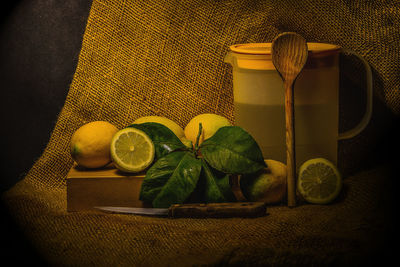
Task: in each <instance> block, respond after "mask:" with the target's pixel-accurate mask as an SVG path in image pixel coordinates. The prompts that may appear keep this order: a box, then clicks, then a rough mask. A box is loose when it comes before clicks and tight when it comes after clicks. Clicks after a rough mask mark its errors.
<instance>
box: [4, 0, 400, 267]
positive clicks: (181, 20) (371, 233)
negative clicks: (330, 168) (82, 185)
mask: <svg viewBox="0 0 400 267" xmlns="http://www.w3.org/2000/svg"><path fill="white" fill-rule="evenodd" d="M370 2H371V1H354V2H353V1H312V0H307V1H254V0H247V1H201V0H195V1H172V0H164V1H152V0H149V1H129V0H126V1H119V0H107V1H106V0H104V1H102V0H94V1H93V3H92V7H91V11H90V14H89V18H88V21H87V27H86V31H85V34H84V37H83V42H82V49H81V52H80V55H79V62H78V65H77V68H76V72H75V75H74V77H73V81H72V83H71V86H70V90H69V93H68V96H67V99H66V101H65V105H64V107H63V109H62V111H61V113H60V115H59V118H58V121H57V124H56V126H55V128H54V131H53V132H52V135H51V138H50V140H49V143H48V145H47V147H46V149H45V151H44V152H43V155H42V156H41V157H40V159H39V160H38V161H37V162H36V163H35V164H34V166H33V167H32V168H31V170H30V172H29V173H28V175H27V176H26V177H25V179H24V180H23V181H21V182H20V183H18V184H17V185H16V186H14V188H12V189H11V190H10V191H8V192H7V193H6V194H5V195H4V196H3V200H4V201H5V203H7V205H8V207H9V208H10V211H11V212H12V214H14V216H15V218H16V220H17V221H18V222H19V224H20V225H21V227H22V229H23V230H24V231H25V232H26V234H27V236H28V237H29V238H30V240H32V243H33V244H34V245H35V246H36V247H37V248H38V250H39V251H40V252H41V253H42V255H43V256H44V258H45V259H46V260H48V261H49V262H50V263H53V264H56V265H96V266H97V265H130V266H132V265H143V266H151V265H180V266H182V265H193V264H194V265H196V264H211V265H213V264H243V263H248V264H276V265H290V264H315V265H324V264H330V263H332V264H334V263H346V262H347V263H351V262H357V261H358V260H360V261H361V260H362V259H368V256H370V255H373V253H372V251H374V250H376V248H378V247H379V246H380V245H381V244H382V242H383V241H384V240H383V238H381V235H382V233H383V229H384V213H383V212H381V211H382V209H381V206H380V205H381V203H382V201H380V198H381V196H382V194H381V193H382V192H383V190H384V189H385V179H383V177H386V176H388V172H387V170H386V169H385V168H375V169H370V170H364V171H361V172H359V173H357V174H354V175H352V176H350V177H346V179H345V185H346V186H345V190H344V191H343V192H344V193H343V195H342V196H341V198H340V200H339V201H337V202H336V203H334V204H333V205H329V206H317V205H301V206H299V207H297V208H295V209H289V208H287V207H285V206H275V207H269V209H268V212H269V215H268V216H265V217H262V218H256V219H240V218H232V219H164V218H150V217H140V216H126V215H111V214H101V213H94V212H78V213H68V212H67V211H66V182H65V178H66V174H67V172H68V170H69V169H70V167H71V165H72V159H71V157H70V155H69V140H70V137H71V135H72V133H73V132H74V131H75V130H76V129H77V128H78V127H80V126H81V125H83V124H84V123H87V122H90V121H94V120H106V121H109V122H111V123H113V124H115V125H116V126H117V127H118V128H123V127H124V126H126V125H128V124H130V123H131V122H132V121H133V120H135V119H136V118H138V117H140V116H144V115H160V116H166V117H168V118H170V119H172V120H174V121H176V122H177V123H178V124H180V125H181V126H184V125H185V124H186V123H187V122H188V121H189V120H190V119H191V118H192V117H194V116H195V115H197V114H200V113H205V112H212V113H217V114H220V115H223V116H226V117H227V118H228V119H229V120H231V121H232V122H234V117H233V97H232V74H231V69H230V67H229V66H228V65H227V64H226V63H224V62H223V58H224V56H225V54H226V52H227V48H228V47H229V46H230V45H232V44H236V43H248V42H270V41H271V40H272V39H273V38H274V37H275V36H276V35H277V34H278V33H280V32H282V31H295V32H298V33H300V34H302V35H303V36H304V37H305V38H306V39H307V40H308V41H316V42H328V43H335V44H338V45H341V46H343V47H345V48H348V49H352V50H354V51H356V52H358V53H359V54H360V55H362V56H363V57H364V58H365V59H366V60H367V61H368V62H369V63H370V65H371V67H372V68H373V70H374V78H375V79H374V90H375V94H376V96H377V97H379V99H381V101H383V102H385V103H386V105H387V107H388V108H389V109H390V110H391V111H392V112H393V113H397V114H399V113H400V97H399V90H398V85H399V83H400V71H399V65H400V60H399V57H400V51H399V47H400V46H399V39H400V34H399V26H398V25H399V23H400V11H399V8H398V6H399V4H400V3H399V2H397V1H396V2H395V1H393V2H390V1H385V2H383V1H376V2H377V3H375V4H372V3H370ZM346 71H350V73H349V75H348V79H349V80H352V83H351V85H354V84H356V85H357V86H359V87H360V88H363V82H360V81H359V80H361V79H360V74H359V73H360V72H362V71H359V70H357V68H356V69H355V70H353V72H351V69H350V70H349V69H347V70H346Z"/></svg>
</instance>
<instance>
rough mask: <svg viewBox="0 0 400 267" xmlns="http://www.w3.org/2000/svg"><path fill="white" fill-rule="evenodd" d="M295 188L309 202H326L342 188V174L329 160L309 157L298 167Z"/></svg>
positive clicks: (332, 198)
mask: <svg viewBox="0 0 400 267" xmlns="http://www.w3.org/2000/svg"><path fill="white" fill-rule="evenodd" d="M297 189H298V191H299V193H300V194H301V195H302V196H303V198H304V199H305V200H306V201H307V202H309V203H313V204H328V203H331V202H332V201H333V200H334V199H335V198H336V197H337V196H338V195H339V193H340V191H341V189H342V176H341V174H340V172H339V170H338V169H337V167H336V166H335V165H334V164H333V163H332V162H330V161H329V160H327V159H324V158H315V159H310V160H308V161H306V162H304V163H303V164H302V165H301V167H300V170H299V177H298V179H297Z"/></svg>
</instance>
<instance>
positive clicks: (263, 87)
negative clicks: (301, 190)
mask: <svg viewBox="0 0 400 267" xmlns="http://www.w3.org/2000/svg"><path fill="white" fill-rule="evenodd" d="M308 46H309V50H310V52H309V60H308V61H307V63H306V66H305V68H304V69H303V71H302V72H301V73H300V75H299V77H298V78H297V81H296V84H295V88H294V106H295V110H294V112H295V149H296V166H297V167H299V166H300V165H301V164H302V163H303V162H305V161H306V160H308V159H310V158H316V157H323V158H326V159H329V160H330V161H332V162H333V163H336V162H337V140H338V125H339V122H338V106H339V105H338V101H339V98H338V93H339V64H338V60H339V47H338V46H334V45H328V44H310V43H309V44H308ZM225 62H228V63H230V64H231V65H232V66H233V96H234V110H235V111H234V115H235V124H236V125H238V126H241V127H243V128H244V129H245V130H246V131H248V132H249V133H250V134H251V135H252V136H253V137H254V138H255V139H256V141H257V143H258V144H259V145H260V147H261V150H262V152H263V156H264V158H266V159H275V160H279V161H282V162H286V136H285V103H284V98H285V92H284V88H283V82H282V79H281V77H280V76H279V74H278V72H277V71H276V69H275V67H274V66H273V64H272V59H271V51H270V44H244V45H235V46H232V47H231V52H230V53H229V54H228V55H227V57H226V58H225Z"/></svg>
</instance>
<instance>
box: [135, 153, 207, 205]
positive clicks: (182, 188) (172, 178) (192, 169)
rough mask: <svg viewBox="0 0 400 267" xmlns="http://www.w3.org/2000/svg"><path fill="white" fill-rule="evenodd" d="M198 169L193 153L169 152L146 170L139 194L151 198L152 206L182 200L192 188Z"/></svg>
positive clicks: (196, 180) (144, 199)
mask: <svg viewBox="0 0 400 267" xmlns="http://www.w3.org/2000/svg"><path fill="white" fill-rule="evenodd" d="M200 172H201V162H200V160H199V159H196V158H195V156H194V154H193V153H191V152H188V151H175V152H173V153H170V154H168V155H166V156H164V157H162V158H160V159H159V160H158V161H156V162H155V163H154V164H153V166H152V167H151V168H150V169H149V170H148V171H147V173H146V177H145V179H144V180H143V183H142V187H141V190H140V196H139V198H140V200H142V201H145V202H151V203H152V204H153V207H154V208H168V207H169V206H171V205H172V204H180V203H183V202H184V201H185V200H186V199H187V198H188V197H189V196H190V194H191V193H192V192H193V190H194V189H195V188H196V185H197V182H198V179H199V176H200Z"/></svg>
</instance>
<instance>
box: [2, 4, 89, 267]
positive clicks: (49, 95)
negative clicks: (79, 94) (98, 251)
mask: <svg viewBox="0 0 400 267" xmlns="http://www.w3.org/2000/svg"><path fill="white" fill-rule="evenodd" d="M4 2H6V1H3V3H2V9H1V24H0V27H1V28H0V40H1V42H0V59H1V60H0V86H1V90H0V94H1V97H0V101H1V104H0V114H1V115H0V116H1V119H0V123H1V125H2V127H1V131H2V136H1V139H0V140H1V141H0V142H1V143H0V146H1V147H2V153H1V163H0V164H1V170H2V172H1V181H0V189H1V193H2V192H4V191H5V190H7V189H9V188H11V187H12V186H13V185H14V184H15V183H17V181H19V180H21V179H22V178H23V177H24V176H25V174H26V173H27V172H28V171H29V169H30V167H31V166H32V165H33V163H34V162H35V161H36V160H37V159H38V158H39V157H40V155H41V154H42V152H43V150H44V149H45V147H46V144H47V142H48V140H49V137H50V134H51V132H52V130H53V128H54V126H55V123H56V120H57V116H58V114H59V112H60V111H61V108H62V106H63V104H64V101H65V98H66V96H67V93H68V89H69V85H70V83H71V81H72V77H73V74H74V72H75V68H76V65H77V62H78V56H79V51H80V48H81V42H82V37H83V33H84V30H85V26H86V21H87V18H88V15H89V10H90V6H91V2H92V1H91V0H68V1H57V0H35V1H29V0H25V1H8V4H7V5H4ZM0 212H1V215H0V216H1V230H0V236H1V237H0V238H1V244H2V245H1V249H0V251H1V253H0V255H1V256H2V259H3V262H6V260H7V259H10V260H11V261H8V262H12V264H13V265H17V266H18V263H25V264H30V265H31V264H34V263H39V264H43V260H42V259H41V258H40V257H39V256H38V255H37V253H36V251H35V250H34V248H33V247H32V246H31V244H30V243H29V241H28V240H26V239H25V238H24V236H23V234H22V232H21V231H20V230H19V229H18V228H17V227H16V226H15V223H14V222H13V220H12V219H11V217H10V216H8V214H7V210H6V208H5V207H4V205H3V203H2V202H1V210H0Z"/></svg>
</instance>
